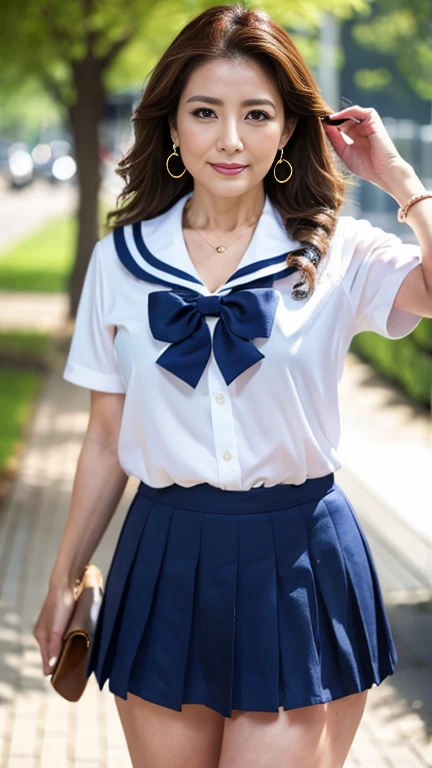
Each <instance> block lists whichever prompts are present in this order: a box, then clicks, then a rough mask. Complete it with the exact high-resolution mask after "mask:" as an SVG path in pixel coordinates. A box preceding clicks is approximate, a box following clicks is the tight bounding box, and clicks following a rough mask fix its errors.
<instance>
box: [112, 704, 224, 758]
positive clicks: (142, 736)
mask: <svg viewBox="0 0 432 768" xmlns="http://www.w3.org/2000/svg"><path fill="white" fill-rule="evenodd" d="M114 698H115V703H116V706H117V710H118V713H119V716H120V720H121V724H122V727H123V731H124V734H125V737H126V742H127V746H128V750H129V754H130V757H131V760H132V765H133V768H167V766H169V768H217V766H218V764H219V755H220V747H221V743H222V735H223V728H224V719H225V718H224V717H223V715H220V714H219V713H218V712H215V711H214V710H213V709H210V708H209V707H206V706H204V705H203V704H183V709H182V711H181V712H177V711H176V710H173V709H169V708H168V707H162V706H160V705H159V704H153V703H152V702H150V701H146V700H144V699H141V698H139V697H138V696H134V695H133V694H132V693H128V694H127V700H126V701H125V700H124V699H122V698H121V697H120V696H114Z"/></svg>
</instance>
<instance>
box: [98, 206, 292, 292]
mask: <svg viewBox="0 0 432 768" xmlns="http://www.w3.org/2000/svg"><path fill="white" fill-rule="evenodd" d="M191 194H192V193H189V194H187V195H184V196H183V197H182V198H180V200H178V201H177V202H176V203H175V204H174V205H173V206H172V207H171V208H170V209H169V210H168V211H166V212H165V213H163V214H160V215H159V216H156V217H154V218H153V219H148V220H144V221H141V222H137V223H135V224H127V225H125V226H122V227H117V228H116V229H115V230H114V233H113V236H114V244H115V248H116V252H117V255H118V257H119V259H120V261H121V262H122V264H123V266H124V267H125V268H126V269H127V270H128V271H129V272H131V274H133V275H134V276H135V277H137V278H139V279H141V280H146V281H148V282H152V283H159V284H162V285H166V286H169V287H174V286H178V287H183V288H189V289H191V290H194V291H196V292H198V293H200V294H202V295H205V296H208V295H224V294H225V293H227V292H229V291H230V290H232V289H233V288H237V287H238V286H241V285H244V284H246V283H250V282H251V281H254V280H258V279H260V278H264V277H270V276H273V279H274V280H275V279H281V278H283V277H286V276H287V275H288V274H290V273H291V272H293V271H296V270H295V268H293V267H287V265H286V256H287V254H288V253H289V251H292V250H295V249H296V248H298V247H299V246H300V243H299V242H298V241H294V240H291V239H290V238H289V236H288V234H287V232H286V230H285V228H284V226H283V224H282V221H281V218H280V215H279V213H278V211H277V210H276V209H275V208H274V206H273V205H272V204H271V202H270V199H269V197H268V195H266V201H265V205H264V208H263V211H262V214H261V217H260V220H259V222H258V224H257V227H256V229H255V232H254V234H253V236H252V239H251V241H250V243H249V245H248V247H247V249H246V251H245V253H244V255H243V257H242V259H241V261H240V264H239V266H238V268H237V270H236V271H235V272H234V274H233V275H231V276H230V277H229V278H228V280H226V282H225V283H224V284H223V285H222V286H220V288H219V289H218V290H217V291H215V292H214V294H211V292H210V291H209V290H208V289H207V288H206V287H205V285H204V284H203V283H202V281H201V280H200V278H199V275H198V273H197V271H196V269H195V267H194V265H193V262H192V260H191V259H190V257H189V255H188V252H187V248H186V244H185V242H184V237H183V232H182V211H183V206H184V204H185V203H186V200H187V199H188V198H189V197H190V195H191ZM262 253H265V254H269V255H268V256H267V257H266V258H264V259H263V258H260V259H259V258H258V256H259V255H260V254H262ZM183 267H184V268H183ZM193 273H194V274H193Z"/></svg>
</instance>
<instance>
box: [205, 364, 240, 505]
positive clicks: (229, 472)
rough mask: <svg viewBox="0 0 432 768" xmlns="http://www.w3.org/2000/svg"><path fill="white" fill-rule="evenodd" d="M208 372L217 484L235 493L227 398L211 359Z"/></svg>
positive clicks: (234, 457)
mask: <svg viewBox="0 0 432 768" xmlns="http://www.w3.org/2000/svg"><path fill="white" fill-rule="evenodd" d="M208 370H209V376H208V385H209V394H210V403H211V417H212V426H213V440H214V447H215V455H216V462H217V470H218V475H219V483H220V484H221V487H223V488H226V489H227V490H230V489H232V490H238V489H240V488H241V477H240V465H239V462H238V452H237V441H236V437H235V432H234V418H233V413H232V405H231V398H230V395H229V393H228V392H227V390H226V389H225V390H224V391H223V390H222V388H223V387H226V384H225V382H224V380H223V377H222V374H221V373H220V371H219V369H218V368H217V365H216V361H215V360H214V358H213V357H212V358H211V359H210V362H209V369H208Z"/></svg>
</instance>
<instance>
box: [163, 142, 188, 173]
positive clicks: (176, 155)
mask: <svg viewBox="0 0 432 768" xmlns="http://www.w3.org/2000/svg"><path fill="white" fill-rule="evenodd" d="M173 150H174V152H171V154H170V155H168V157H167V161H166V169H167V171H168V173H169V175H170V176H172V177H173V179H179V178H180V177H181V176H183V174H184V173H186V168H185V169H184V171H183V173H180V175H179V176H174V174H173V173H171V171H170V169H169V168H168V163H169V159H170V157H172V156H173V155H174V156H175V157H180V155H179V154H178V152H176V145H175V142H174V144H173Z"/></svg>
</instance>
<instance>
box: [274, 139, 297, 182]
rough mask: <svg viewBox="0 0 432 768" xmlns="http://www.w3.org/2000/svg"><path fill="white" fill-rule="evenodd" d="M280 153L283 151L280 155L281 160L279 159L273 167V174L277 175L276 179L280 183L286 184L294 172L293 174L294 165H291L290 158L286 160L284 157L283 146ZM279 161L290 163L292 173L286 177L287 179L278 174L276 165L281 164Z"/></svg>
mask: <svg viewBox="0 0 432 768" xmlns="http://www.w3.org/2000/svg"><path fill="white" fill-rule="evenodd" d="M280 153H281V156H280V158H279V160H278V161H277V163H276V164H275V166H274V168H273V176H274V177H275V179H276V181H278V182H279V184H285V182H286V181H288V179H290V178H291V176H292V174H293V167H292V165H291V163H290V161H289V160H285V159H284V157H283V148H282V149H281V150H280ZM279 163H288V165H289V167H290V169H291V170H290V174H289V176H287V177H286V179H278V177H277V176H276V166H277V165H279Z"/></svg>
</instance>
